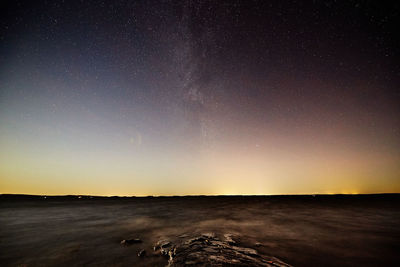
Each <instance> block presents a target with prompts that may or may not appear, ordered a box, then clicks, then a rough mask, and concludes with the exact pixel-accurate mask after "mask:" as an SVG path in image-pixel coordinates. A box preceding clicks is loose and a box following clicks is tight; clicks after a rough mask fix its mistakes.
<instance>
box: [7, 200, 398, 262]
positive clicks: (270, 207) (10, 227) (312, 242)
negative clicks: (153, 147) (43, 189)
mask: <svg viewBox="0 0 400 267" xmlns="http://www.w3.org/2000/svg"><path fill="white" fill-rule="evenodd" d="M399 226H400V195H373V196H315V197H313V196H296V197H293V196H287V197H278V196H276V197H170V198H164V197H163V198H106V199H104V198H93V199H84V198H81V199H78V198H72V197H71V198H46V199H44V198H42V197H41V198H30V197H9V196H4V195H3V196H1V197H0V265H1V266H19V265H20V266H79V265H80V266H165V265H166V263H167V260H166V259H164V258H162V257H159V256H147V257H145V258H139V257H138V256H137V253H138V252H139V251H140V250H141V249H146V251H148V252H149V253H148V254H150V252H151V248H152V246H153V244H154V243H155V242H156V241H157V240H159V239H168V240H171V241H173V242H179V239H180V238H181V237H179V236H180V235H183V234H189V235H195V234H201V233H204V232H214V233H216V234H220V235H223V234H225V233H231V234H234V235H236V236H239V237H240V238H239V239H240V243H241V244H242V245H243V246H245V247H250V248H256V249H257V250H258V251H260V252H261V253H263V254H267V255H272V256H275V257H277V258H279V259H281V260H283V261H285V262H286V263H289V264H291V265H294V266H383V265H385V264H386V265H398V262H399V260H400V254H399V253H398V251H400V227H399ZM131 237H132V238H140V239H141V240H143V243H140V244H133V245H131V246H123V245H121V244H120V241H121V240H123V239H126V238H131ZM257 242H259V243H261V244H262V245H261V246H257V247H256V246H255V244H256V243H257Z"/></svg>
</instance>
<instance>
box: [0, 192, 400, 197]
mask: <svg viewBox="0 0 400 267" xmlns="http://www.w3.org/2000/svg"><path fill="white" fill-rule="evenodd" d="M399 194H400V192H397V193H395V192H391V193H388V192H384V193H354V194H352V193H316V194H301V193H299V194H269V195H268V194H220V195H216V194H215V195H212V194H210V195H207V194H193V195H86V194H66V195H63V194H62V195H51V194H50V195H47V194H23V193H21V194H20V193H16V194H15V193H1V194H0V196H32V197H78V198H79V197H97V198H111V197H120V198H148V197H273V196H370V195H399Z"/></svg>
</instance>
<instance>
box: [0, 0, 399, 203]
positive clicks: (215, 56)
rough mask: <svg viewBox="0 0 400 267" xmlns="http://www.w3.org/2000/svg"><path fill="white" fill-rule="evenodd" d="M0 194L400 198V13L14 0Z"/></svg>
mask: <svg viewBox="0 0 400 267" xmlns="http://www.w3.org/2000/svg"><path fill="white" fill-rule="evenodd" d="M1 5H2V6H1V16H0V22H1V24H0V148H1V149H0V193H28V194H49V195H50V194H93V195H137V196H145V195H198V194H212V195H215V194H217V195H220V194H315V193H321V194H325V193H328V194H330V193H351V194H353V193H381V192H400V167H399V166H400V164H399V162H400V120H399V118H400V105H399V100H400V93H399V85H400V83H399V82H400V67H399V64H398V63H399V48H400V44H399V41H398V38H397V37H398V29H397V28H396V26H395V25H396V24H399V22H400V21H399V15H400V5H399V4H398V3H392V4H382V3H379V1H323V0H321V1H250V0H249V1H234V0H232V1H161V0H160V1H152V0H146V1H124V0H115V1H105V0H100V1H91V0H89V1H75V0H65V1H61V0H54V1H49V0H48V1H37V3H36V1H19V0H16V1H5V2H4V1H3V2H2V4H1Z"/></svg>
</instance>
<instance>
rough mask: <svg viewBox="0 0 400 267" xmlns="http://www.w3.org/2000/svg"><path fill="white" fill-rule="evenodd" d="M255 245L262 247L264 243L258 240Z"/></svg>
mask: <svg viewBox="0 0 400 267" xmlns="http://www.w3.org/2000/svg"><path fill="white" fill-rule="evenodd" d="M254 245H255V246H256V247H261V246H262V244H261V243H260V242H256V243H255V244H254Z"/></svg>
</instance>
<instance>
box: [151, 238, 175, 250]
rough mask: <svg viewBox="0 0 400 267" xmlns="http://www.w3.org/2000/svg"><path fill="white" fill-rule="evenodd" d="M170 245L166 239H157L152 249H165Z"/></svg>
mask: <svg viewBox="0 0 400 267" xmlns="http://www.w3.org/2000/svg"><path fill="white" fill-rule="evenodd" d="M170 245H171V242H169V241H167V240H159V241H157V243H156V244H155V245H154V247H153V250H154V251H156V250H158V249H161V250H162V249H165V248H167V247H169V246H170Z"/></svg>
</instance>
